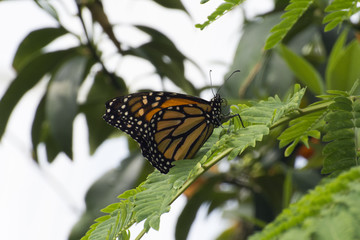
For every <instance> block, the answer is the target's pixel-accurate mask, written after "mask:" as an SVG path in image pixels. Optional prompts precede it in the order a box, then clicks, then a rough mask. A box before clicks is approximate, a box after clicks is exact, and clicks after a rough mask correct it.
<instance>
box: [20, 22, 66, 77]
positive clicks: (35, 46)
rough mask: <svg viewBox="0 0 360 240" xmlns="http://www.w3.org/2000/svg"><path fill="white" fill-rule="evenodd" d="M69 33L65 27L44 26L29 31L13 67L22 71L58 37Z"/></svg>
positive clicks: (21, 44)
mask: <svg viewBox="0 0 360 240" xmlns="http://www.w3.org/2000/svg"><path fill="white" fill-rule="evenodd" d="M66 33H68V32H67V31H66V30H65V29H64V28H62V27H59V28H42V29H38V30H35V31H32V32H31V33H29V34H28V35H27V36H26V37H25V39H24V40H23V41H22V42H21V43H20V46H19V47H18V49H17V51H16V54H15V57H14V60H13V67H14V68H15V70H16V71H18V72H19V71H20V70H21V69H22V68H23V67H24V66H26V65H27V64H28V63H29V62H30V61H33V60H34V58H35V57H37V56H39V55H40V54H41V52H42V50H43V48H44V47H45V46H46V45H48V44H49V43H51V42H52V41H54V40H55V39H56V38H58V37H60V36H62V35H64V34H66Z"/></svg>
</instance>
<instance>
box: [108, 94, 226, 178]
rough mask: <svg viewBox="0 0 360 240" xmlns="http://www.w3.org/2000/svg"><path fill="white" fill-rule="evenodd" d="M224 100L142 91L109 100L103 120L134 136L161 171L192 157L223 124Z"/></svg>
mask: <svg viewBox="0 0 360 240" xmlns="http://www.w3.org/2000/svg"><path fill="white" fill-rule="evenodd" d="M221 104H222V99H221V98H220V96H219V95H218V94H217V95H216V96H215V97H214V98H213V99H211V101H206V100H204V99H201V98H198V97H193V96H189V95H185V94H179V93H171V92H141V93H134V94H130V95H127V96H121V97H117V98H114V99H111V100H109V101H108V102H107V103H106V113H105V114H104V116H103V118H104V120H105V121H106V122H107V123H108V124H110V125H112V126H114V127H116V128H119V129H120V130H122V131H124V132H125V133H127V134H129V135H130V136H131V137H132V138H133V139H135V140H136V141H137V142H138V143H139V145H140V148H141V150H142V153H143V155H144V157H145V158H147V159H148V160H149V161H150V163H151V164H152V165H153V166H154V167H155V168H157V169H158V170H159V171H160V172H162V173H167V172H168V171H169V169H170V168H171V167H172V164H171V163H172V162H173V161H176V160H182V159H188V158H192V157H193V156H194V155H195V153H196V152H197V151H198V150H199V148H200V147H201V146H202V145H203V144H204V143H205V142H206V140H207V139H208V138H209V137H210V135H211V133H212V132H213V130H214V128H216V127H219V126H220V125H221V120H222V118H223V116H222V114H221Z"/></svg>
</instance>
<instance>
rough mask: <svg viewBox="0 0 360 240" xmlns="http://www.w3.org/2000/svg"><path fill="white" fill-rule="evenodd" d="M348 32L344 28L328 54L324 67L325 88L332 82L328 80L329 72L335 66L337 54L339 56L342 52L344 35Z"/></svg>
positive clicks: (328, 87) (344, 40)
mask: <svg viewBox="0 0 360 240" xmlns="http://www.w3.org/2000/svg"><path fill="white" fill-rule="evenodd" d="M348 33H349V30H348V29H345V30H344V31H343V32H342V33H341V35H340V36H339V37H338V39H337V40H336V42H335V44H334V46H333V48H332V50H331V53H330V56H329V60H328V64H327V67H326V72H325V81H326V88H327V89H331V88H330V86H331V85H332V83H331V82H330V80H331V79H332V78H331V73H332V72H333V71H334V67H336V63H337V61H338V58H339V56H341V55H342V54H343V52H344V50H343V48H344V45H345V42H346V37H347V35H348Z"/></svg>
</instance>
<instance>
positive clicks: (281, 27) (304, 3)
mask: <svg viewBox="0 0 360 240" xmlns="http://www.w3.org/2000/svg"><path fill="white" fill-rule="evenodd" d="M313 2H314V0H291V1H290V4H289V5H288V6H287V7H286V8H285V11H287V12H286V13H284V14H283V15H282V16H281V18H283V20H282V21H281V22H280V23H279V24H277V25H276V26H274V27H273V28H272V29H271V30H270V32H271V35H270V36H269V37H268V38H267V39H266V43H265V47H264V48H265V49H270V48H272V47H274V46H275V45H276V44H277V43H279V42H280V41H281V40H282V39H283V38H284V37H285V35H286V34H287V33H288V32H289V30H290V29H291V28H292V26H294V24H295V23H296V22H297V21H298V20H299V18H300V17H301V16H302V15H303V14H304V12H305V11H306V10H307V9H308V8H309V7H310V5H311V4H312V3H313Z"/></svg>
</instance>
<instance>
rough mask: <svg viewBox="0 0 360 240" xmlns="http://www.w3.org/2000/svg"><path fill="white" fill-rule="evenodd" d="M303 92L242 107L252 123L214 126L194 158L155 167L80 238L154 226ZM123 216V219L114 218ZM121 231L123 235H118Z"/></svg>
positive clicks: (250, 143) (296, 103) (292, 105)
mask: <svg viewBox="0 0 360 240" xmlns="http://www.w3.org/2000/svg"><path fill="white" fill-rule="evenodd" d="M304 93H305V89H300V90H299V91H297V92H295V93H294V94H293V95H292V96H291V97H289V98H288V99H287V100H285V101H281V100H280V99H279V98H278V97H275V98H269V99H268V101H261V102H259V103H257V104H255V105H254V106H252V107H249V108H246V109H245V110H244V111H243V112H242V116H244V120H245V121H246V122H247V123H248V124H250V123H251V124H254V125H251V126H248V127H246V128H242V129H239V130H237V131H231V132H229V133H228V134H226V135H223V136H221V137H220V133H221V129H216V131H214V134H213V135H212V136H211V137H210V139H209V140H208V141H207V142H206V144H205V145H204V146H203V147H202V148H201V150H200V151H199V152H198V154H197V155H196V157H195V158H194V159H192V160H191V161H190V160H188V161H186V160H184V161H177V162H175V167H173V168H172V169H171V170H170V172H169V173H168V174H166V175H164V174H161V173H160V172H158V171H155V172H154V173H152V174H150V175H149V177H148V178H147V180H146V181H145V182H144V183H142V184H141V185H140V186H139V187H138V188H137V189H134V190H132V191H131V192H126V193H125V194H123V195H121V196H120V197H121V198H125V200H122V201H121V202H120V204H118V205H116V204H115V205H114V204H111V205H110V206H111V211H106V213H108V214H109V216H107V217H105V216H104V217H101V218H100V219H98V220H97V221H98V223H96V224H94V225H93V226H92V227H91V229H90V230H89V232H88V233H87V234H86V236H85V237H84V238H83V240H85V239H104V238H105V236H106V238H107V239H114V238H112V236H113V237H117V236H118V237H120V238H119V239H127V237H128V234H127V231H128V228H129V227H130V226H131V225H132V224H133V223H135V222H141V221H143V220H145V223H144V230H143V233H145V232H147V231H149V229H150V228H153V229H156V230H158V229H159V224H160V216H161V215H162V214H163V213H166V212H168V211H169V210H170V204H171V203H172V202H173V201H174V200H175V199H176V198H177V197H178V196H179V195H180V194H181V193H182V192H183V191H184V190H185V189H186V188H187V187H188V186H189V185H190V184H191V183H192V182H194V181H195V180H196V179H197V178H198V177H199V176H200V175H201V174H202V173H204V172H205V171H206V170H207V169H209V168H210V167H211V166H213V165H214V164H215V163H217V162H218V161H220V160H221V159H222V158H223V157H225V156H228V158H229V159H232V158H235V157H236V156H237V155H238V154H240V153H241V152H242V151H244V150H245V149H246V148H247V147H249V146H252V147H255V144H256V141H260V140H261V139H262V138H263V136H264V135H267V134H268V133H269V128H268V126H269V125H271V124H272V123H274V122H276V121H278V120H279V119H280V118H282V117H284V116H286V115H287V114H289V113H291V112H293V111H294V110H295V109H297V108H298V107H299V104H300V101H301V98H302V96H303V95H304ZM229 130H230V129H229ZM129 193H131V194H129ZM130 202H131V204H130ZM113 207H114V208H113ZM120 207H121V208H120ZM122 207H124V208H122ZM106 209H108V208H106ZM119 214H120V215H119ZM124 215H125V216H126V217H125V216H124ZM124 218H125V219H126V220H127V221H126V222H124V221H119V220H118V219H124ZM116 231H118V232H116ZM123 235H124V236H125V237H124V238H121V236H123Z"/></svg>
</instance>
